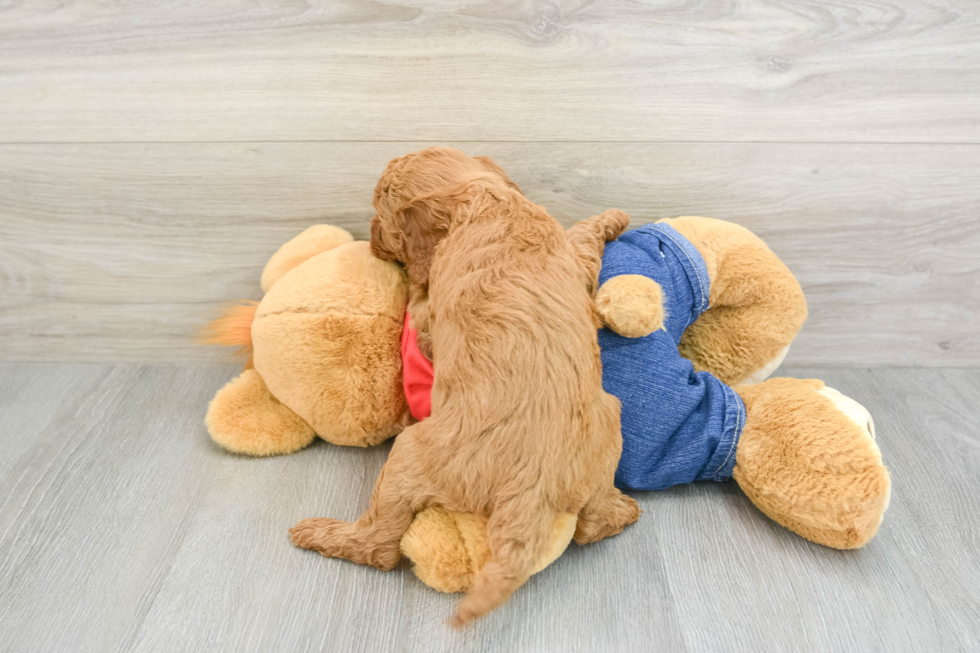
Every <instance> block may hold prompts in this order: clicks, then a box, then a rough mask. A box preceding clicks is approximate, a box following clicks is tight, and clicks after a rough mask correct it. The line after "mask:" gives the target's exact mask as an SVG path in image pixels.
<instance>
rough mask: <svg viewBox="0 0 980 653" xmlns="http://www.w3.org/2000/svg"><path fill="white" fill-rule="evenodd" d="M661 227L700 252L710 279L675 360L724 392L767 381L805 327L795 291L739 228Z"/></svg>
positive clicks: (783, 270) (775, 261)
mask: <svg viewBox="0 0 980 653" xmlns="http://www.w3.org/2000/svg"><path fill="white" fill-rule="evenodd" d="M664 222H666V223H667V224H669V225H670V226H672V227H673V228H674V229H676V230H677V231H678V232H680V233H681V235H683V236H684V237H685V238H687V239H688V240H690V241H691V243H692V244H693V245H694V246H695V247H696V248H697V249H698V251H699V252H700V253H701V255H702V257H703V258H704V261H705V264H706V266H707V268H708V276H709V278H710V282H709V286H710V290H709V306H710V307H709V308H708V310H707V311H705V312H704V313H702V314H701V316H700V317H699V318H698V319H697V321H696V322H694V324H692V325H691V326H689V327H688V328H687V330H686V331H685V332H684V335H683V336H682V338H681V342H680V345H679V349H680V352H681V355H682V356H684V357H685V358H687V359H688V360H690V361H691V362H692V363H694V367H695V369H697V370H699V371H701V370H704V371H707V372H710V373H711V374H713V375H714V376H716V377H718V378H719V379H721V380H722V381H723V382H725V383H727V384H728V385H739V384H745V383H757V382H759V381H762V380H765V378H767V377H768V376H769V375H770V374H771V373H772V372H773V371H774V370H775V369H776V368H777V367H778V366H779V364H780V363H781V362H782V360H783V358H784V357H785V356H786V352H787V351H788V350H789V345H790V343H791V342H792V341H793V338H795V337H796V334H797V333H798V332H799V330H800V327H801V326H803V322H804V321H805V320H806V314H807V309H806V299H805V298H804V296H803V290H802V289H801V288H800V284H799V283H798V282H797V281H796V278H795V277H794V276H793V274H792V273H791V272H790V271H789V269H788V268H787V267H786V266H785V265H784V264H783V263H782V261H780V260H779V258H778V257H777V256H776V255H775V254H773V253H772V251H771V250H770V249H769V248H768V247H767V246H766V244H765V243H764V242H762V240H760V239H759V238H758V237H757V236H755V235H754V234H753V233H752V232H750V231H749V230H748V229H745V228H744V227H741V226H739V225H735V224H732V223H730V222H725V221H723V220H713V219H711V218H699V217H683V218H674V219H670V220H664Z"/></svg>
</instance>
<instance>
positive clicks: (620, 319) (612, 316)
mask: <svg viewBox="0 0 980 653" xmlns="http://www.w3.org/2000/svg"><path fill="white" fill-rule="evenodd" d="M596 309H597V310H598V311H599V316H600V317H601V318H602V322H603V324H605V325H606V326H607V327H609V328H610V329H612V330H613V331H615V332H616V333H618V334H619V335H621V336H624V337H626V338H642V337H644V336H648V335H650V334H651V333H653V332H654V331H656V330H658V329H662V328H663V326H664V306H663V291H662V290H661V288H660V284H658V283H657V282H656V281H654V280H653V279H650V278H649V277H644V276H643V275H639V274H623V275H620V276H618V277H613V278H612V279H610V280H609V281H607V282H606V283H604V284H602V287H601V288H599V292H598V293H597V294H596Z"/></svg>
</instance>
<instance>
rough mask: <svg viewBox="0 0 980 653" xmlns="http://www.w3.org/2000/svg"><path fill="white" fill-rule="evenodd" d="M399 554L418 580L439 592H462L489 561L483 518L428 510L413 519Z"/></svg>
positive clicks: (439, 509) (434, 507) (469, 586)
mask: <svg viewBox="0 0 980 653" xmlns="http://www.w3.org/2000/svg"><path fill="white" fill-rule="evenodd" d="M401 552H402V554H404V555H405V556H406V557H408V558H410V559H411V560H412V570H413V571H414V572H415V575H416V576H418V578H419V580H421V581H422V582H423V583H425V584H426V585H428V586H429V587H431V588H433V589H435V590H438V591H440V592H465V591H466V590H468V589H470V588H471V587H472V586H473V579H474V577H475V576H476V572H477V571H478V570H479V569H480V568H482V566H483V565H484V564H485V563H486V561H487V560H488V559H489V558H490V544H489V541H488V540H487V520H486V518H483V517H480V516H477V515H471V514H463V513H450V512H449V511H448V510H445V509H443V508H440V507H436V506H433V507H429V508H426V509H425V510H423V511H422V512H420V513H418V514H417V515H415V520H414V521H412V525H411V526H409V528H408V531H407V532H406V533H405V535H404V536H402V541H401Z"/></svg>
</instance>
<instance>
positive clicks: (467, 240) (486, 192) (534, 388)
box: [290, 147, 639, 625]
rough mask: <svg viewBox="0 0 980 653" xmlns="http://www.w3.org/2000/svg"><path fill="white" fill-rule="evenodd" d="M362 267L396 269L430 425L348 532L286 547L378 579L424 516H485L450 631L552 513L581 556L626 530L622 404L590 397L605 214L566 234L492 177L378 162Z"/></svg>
mask: <svg viewBox="0 0 980 653" xmlns="http://www.w3.org/2000/svg"><path fill="white" fill-rule="evenodd" d="M374 206H375V209H376V210H377V216H376V217H375V218H374V221H373V222H372V224H371V248H372V251H373V252H374V253H375V255H376V256H378V257H380V258H383V259H386V260H395V261H399V262H401V263H403V264H404V265H405V269H406V271H407V273H408V276H409V280H410V285H411V292H410V298H411V299H410V303H409V314H410V316H411V320H412V323H413V325H414V326H415V327H416V328H417V329H418V331H419V341H420V346H422V347H423V351H426V353H427V354H429V355H430V356H431V357H432V359H433V362H434V364H435V370H436V372H435V378H434V384H433V388H432V414H431V416H430V417H428V418H427V419H425V420H424V421H422V422H419V423H416V424H413V425H412V426H409V427H408V428H407V429H406V430H405V431H404V432H402V433H401V435H399V436H398V438H397V439H396V441H395V444H394V446H393V447H392V449H391V453H390V455H389V457H388V461H387V463H386V464H385V466H384V469H382V471H381V475H380V476H379V477H378V481H377V485H376V486H375V489H374V494H373V496H372V497H371V502H370V507H369V508H368V510H367V512H365V513H364V515H363V516H362V517H361V518H360V519H358V520H357V521H356V522H353V523H348V522H341V521H337V520H333V519H327V518H317V519H307V520H304V521H302V522H300V523H299V524H297V525H296V526H295V527H293V528H292V529H291V531H290V533H291V535H292V540H293V542H294V543H295V544H296V545H297V546H300V547H303V548H306V549H314V550H317V551H319V552H320V553H322V554H323V555H325V556H329V557H341V558H346V559H348V560H352V561H354V562H359V563H363V564H370V565H374V566H375V567H378V568H379V569H391V568H392V567H394V566H395V565H396V564H397V562H398V559H399V542H400V540H401V538H402V535H403V534H404V533H405V530H406V529H407V528H408V526H409V524H410V523H411V522H412V518H413V516H414V515H415V513H416V512H418V511H420V510H422V509H423V508H425V507H426V506H428V505H439V506H443V507H445V508H446V509H448V510H453V511H461V512H474V513H482V514H485V515H488V517H489V523H488V534H489V538H490V548H491V550H492V557H491V559H490V560H489V561H488V562H487V564H486V566H485V567H484V568H483V570H482V571H481V572H480V574H479V576H478V577H477V579H476V582H475V584H474V587H473V589H472V590H471V591H470V592H469V594H468V595H467V596H466V597H465V598H464V599H463V601H462V602H461V603H460V605H459V609H458V612H457V616H456V618H455V620H454V623H455V624H456V625H460V624H463V623H465V622H467V621H469V620H471V619H474V618H476V617H479V616H481V615H484V614H486V613H487V612H489V611H490V610H493V609H494V608H496V607H497V606H499V605H501V604H502V603H504V602H505V601H506V600H507V599H508V598H509V597H510V595H511V594H512V593H513V592H514V590H515V589H517V588H518V587H519V586H520V585H521V584H523V583H524V582H525V581H526V580H527V578H528V576H529V574H530V572H531V570H532V568H533V565H534V563H535V561H536V559H537V558H538V556H539V554H540V553H541V552H542V550H543V549H544V548H546V547H547V546H548V545H549V535H550V533H551V529H552V525H553V522H554V519H555V515H556V514H557V513H573V514H578V526H577V529H576V532H575V540H576V542H578V543H579V544H583V543H586V542H595V541H597V540H600V539H602V538H603V537H607V536H609V535H615V534H616V533H618V532H620V531H621V530H622V529H623V528H624V527H625V526H626V525H628V524H631V523H633V522H634V521H636V520H637V519H638V517H639V508H638V506H637V504H636V502H635V501H634V500H633V499H631V498H629V497H627V496H625V495H623V494H622V493H621V492H620V491H619V490H618V489H616V488H615V487H614V486H613V476H614V474H615V471H616V465H617V463H618V461H619V456H620V453H621V449H622V437H621V435H620V427H619V401H618V400H617V399H616V398H614V397H613V396H611V395H609V394H606V393H605V392H604V391H603V389H602V368H601V363H600V359H599V346H598V342H597V337H596V328H597V324H598V322H597V316H596V309H595V304H594V301H593V297H592V289H593V288H594V287H595V282H596V276H597V273H598V266H599V261H600V258H601V255H602V249H603V244H604V242H605V241H606V240H611V239H614V238H616V237H617V236H618V235H619V234H620V233H622V231H623V230H624V229H625V228H626V226H627V224H628V223H629V217H628V216H626V214H624V213H622V212H621V211H615V210H610V211H606V212H605V213H603V214H602V215H599V216H596V217H593V218H590V219H589V220H586V221H583V222H580V223H579V224H578V225H576V226H575V227H573V228H572V229H570V230H569V231H568V232H565V230H563V229H562V227H561V225H559V224H558V222H557V221H555V219H554V218H552V217H551V216H550V215H548V213H547V212H546V211H545V210H544V209H543V208H542V207H540V206H537V205H535V204H532V203H531V202H530V201H528V200H527V199H526V198H525V197H524V196H523V195H522V194H521V192H520V189H518V188H517V186H516V185H515V184H514V183H513V182H511V181H510V179H508V178H507V175H506V174H505V173H504V171H503V170H501V169H500V168H499V167H498V166H497V165H496V164H495V163H493V161H491V160H490V159H487V158H484V157H478V158H474V157H470V156H467V155H466V154H464V153H462V152H460V151H458V150H454V149H449V148H442V147H432V148H428V149H425V150H422V151H420V152H415V153H412V154H408V155H406V156H403V157H400V158H397V159H395V160H393V161H392V162H391V163H389V164H388V167H387V169H386V170H385V172H384V174H383V175H382V177H381V180H380V181H379V182H378V186H377V188H376V190H375V195H374Z"/></svg>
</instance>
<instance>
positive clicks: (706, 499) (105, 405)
mask: <svg viewBox="0 0 980 653" xmlns="http://www.w3.org/2000/svg"><path fill="white" fill-rule="evenodd" d="M234 372H235V370H234V369H233V368H231V367H228V366H168V365H142V366H140V365H86V364H60V365H58V364H37V363H35V364H28V363H6V364H0V442H2V443H3V447H4V451H3V455H2V456H0V650H3V651H32V652H33V651H37V652H50V651H168V652H170V651H183V650H201V651H205V650H206V651H234V652H239V651H317V650H327V651H365V652H375V651H389V650H391V651H443V650H445V651H507V652H511V651H599V650H610V651H615V650H619V651H637V650H659V651H685V650H687V651H692V652H693V651H787V650H813V651H826V650H842V651H845V650H846V651H858V650H881V651H924V650H945V651H955V650H964V651H966V650H978V648H980V617H978V615H980V552H978V547H977V543H978V542H980V499H978V493H977V487H978V486H980V437H978V426H980V408H978V406H980V370H976V369H928V370H911V369H878V370H868V369H852V370H842V369H806V368H791V369H785V370H782V373H784V374H786V375H790V376H801V377H808V376H814V377H818V378H823V379H825V380H826V381H827V382H828V384H830V385H832V386H834V387H836V388H837V389H839V390H841V391H842V392H844V393H845V394H848V395H850V396H852V397H854V398H855V399H857V400H858V401H860V402H862V403H863V404H865V405H866V406H867V407H868V408H869V409H870V410H871V412H872V414H873V416H874V418H875V423H876V426H877V431H878V442H879V444H880V446H881V449H882V452H883V454H884V457H885V459H886V462H887V464H888V465H889V467H890V469H891V473H892V478H893V482H894V492H893V498H892V504H891V508H890V509H889V511H888V513H887V515H886V519H885V522H884V525H883V527H882V529H881V531H880V532H879V534H878V536H877V537H876V538H875V539H874V540H873V541H872V542H871V543H870V544H869V545H868V546H867V547H866V548H864V549H863V550H861V551H856V552H839V551H834V550H830V549H826V548H822V547H819V546H816V545H812V544H809V543H807V542H805V541H803V540H802V539H800V538H798V537H796V536H795V535H792V534H791V533H789V532H788V531H786V530H784V529H782V528H780V527H779V526H777V525H775V524H773V523H772V522H770V521H768V520H767V519H766V518H765V517H764V516H762V514H760V513H759V512H758V511H757V510H756V509H755V508H754V507H753V506H752V505H751V504H750V503H749V501H748V500H747V499H746V498H745V497H744V496H743V495H742V494H741V493H740V492H739V490H738V488H737V486H735V485H734V484H731V483H725V484H700V485H693V486H686V487H679V488H675V489H673V490H669V491H666V492H657V493H641V494H639V495H638V496H637V499H638V500H639V501H640V503H641V505H642V507H643V509H644V511H645V512H644V514H643V517H642V518H641V520H640V522H639V523H638V524H637V525H635V526H633V527H631V528H630V529H628V530H627V531H626V532H624V533H623V534H622V535H620V536H618V537H615V538H612V539H610V540H607V541H605V542H602V543H599V544H596V545H591V546H587V547H577V546H574V545H573V546H572V547H571V548H570V550H569V551H568V552H566V553H565V555H563V556H562V557H561V558H560V559H559V561H558V562H557V563H556V564H554V565H553V566H552V567H550V568H549V569H548V570H546V571H545V572H543V573H541V574H539V575H537V576H535V577H534V578H532V579H531V581H530V582H528V583H527V585H525V586H524V587H523V588H522V589H521V590H520V591H519V592H518V593H517V594H516V596H515V597H514V598H513V600H512V601H511V602H510V603H509V604H508V605H506V606H505V607H503V608H502V609H500V610H498V611H497V612H495V613H494V614H492V615H491V616H490V617H489V618H488V619H485V620H483V621H482V622H479V623H477V624H476V625H475V626H474V627H472V628H470V629H468V630H466V631H464V632H453V631H451V630H450V629H449V628H448V627H447V626H446V625H445V621H446V619H447V618H448V617H449V615H450V614H451V612H452V610H453V606H454V605H455V603H456V601H457V597H454V596H448V595H442V594H438V593H436V592H434V591H431V590H429V589H428V588H426V587H425V586H424V585H422V584H421V583H420V582H419V581H418V580H417V579H416V578H415V577H414V576H413V575H412V574H411V573H410V570H409V569H408V568H407V565H406V564H403V565H401V566H400V567H399V568H397V569H396V570H394V571H392V572H388V573H383V572H379V571H376V570H374V569H369V568H364V567H358V566H355V565H352V564H350V563H347V562H343V561H338V560H326V559H323V558H321V557H320V556H317V555H315V554H310V553H307V552H303V551H299V550H297V549H294V548H293V547H292V546H291V545H290V543H289V540H288V537H287V535H286V529H287V528H288V527H289V526H290V525H292V524H293V523H294V522H295V521H297V520H298V519H300V518H303V517H308V516H314V515H332V516H337V517H344V518H353V517H355V516H356V515H357V514H358V513H359V512H360V511H361V510H362V509H363V507H364V506H365V504H366V501H367V499H368V496H369V494H370V491H371V488H372V486H373V483H374V479H375V476H376V474H377V473H378V471H379V469H380V467H381V465H382V464H383V462H384V459H385V457H386V455H387V447H377V448H374V449H368V450H360V449H358V450H355V449H344V448H340V447H334V446H331V445H327V444H325V443H322V442H321V443H318V444H317V445H315V446H313V447H311V448H309V449H307V450H305V451H303V452H301V453H298V454H295V455H292V456H288V457H281V458H272V459H250V458H245V457H239V456H234V455H231V454H228V453H225V452H224V451H221V450H220V449H218V448H216V447H215V446H214V445H212V444H211V442H210V441H209V440H208V438H207V434H206V433H205V430H204V427H203V424H202V420H203V415H204V410H205V405H206V401H207V399H208V398H209V397H210V396H211V395H212V393H213V392H214V391H215V390H216V389H217V388H218V387H220V386H221V385H222V384H223V383H224V382H225V381H226V380H227V379H228V378H229V376H231V375H232V374H234Z"/></svg>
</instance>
